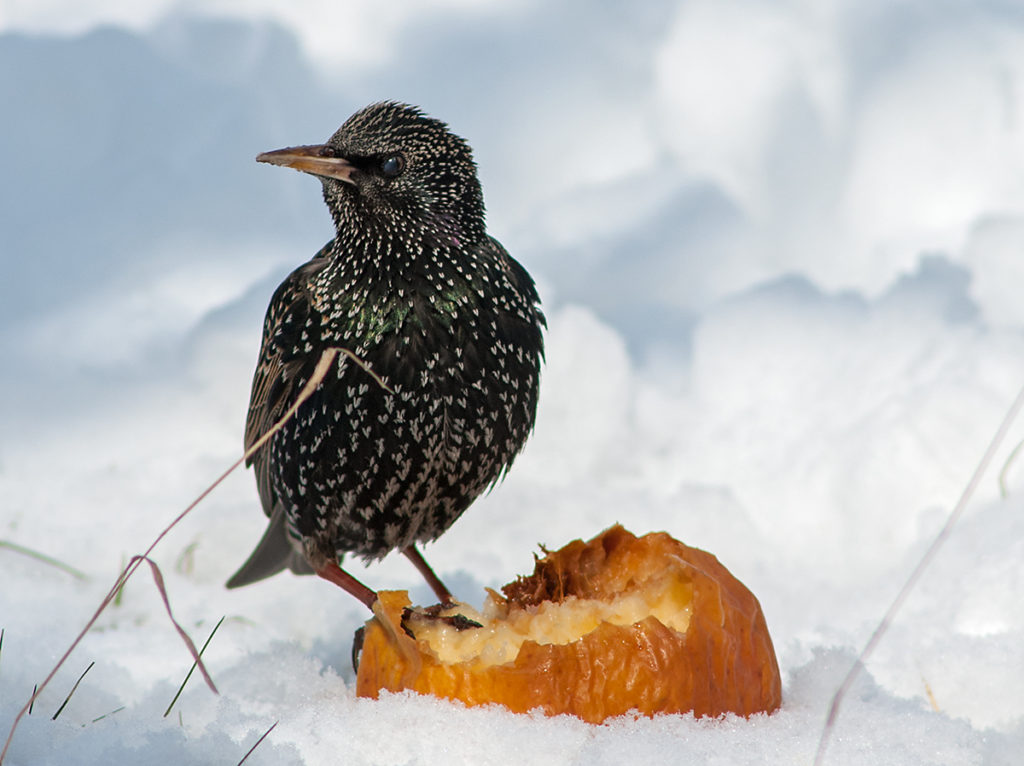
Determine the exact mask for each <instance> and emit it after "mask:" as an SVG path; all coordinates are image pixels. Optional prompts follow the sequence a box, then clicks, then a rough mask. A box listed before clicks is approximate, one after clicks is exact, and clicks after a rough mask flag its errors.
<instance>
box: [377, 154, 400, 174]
mask: <svg viewBox="0 0 1024 766" xmlns="http://www.w3.org/2000/svg"><path fill="white" fill-rule="evenodd" d="M403 170H405V157H403V156H402V155H401V154H392V155H390V156H388V157H385V158H384V161H383V162H381V163H380V172H381V173H383V174H384V175H385V176H387V177H388V178H394V177H395V176H397V175H401V173H402V171H403Z"/></svg>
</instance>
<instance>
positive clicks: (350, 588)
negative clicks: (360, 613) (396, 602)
mask: <svg viewBox="0 0 1024 766" xmlns="http://www.w3.org/2000/svg"><path fill="white" fill-rule="evenodd" d="M316 573H317V574H318V575H320V576H321V577H323V578H324V579H325V580H330V581H331V582H332V583H334V584H335V585H337V586H338V587H339V588H341V589H343V590H345V591H346V592H348V593H350V594H352V595H353V596H355V597H356V598H357V599H359V600H360V601H362V602H363V603H364V604H366V608H367V609H371V610H372V609H373V602H374V601H376V600H377V594H376V593H374V592H373V591H372V590H370V589H369V588H367V587H366V586H365V585H363V584H362V583H361V582H359V580H357V579H356V578H355V577H353V576H352V575H350V574H349V573H348V572H346V571H345V570H344V569H342V568H341V567H340V566H338V564H337V563H336V562H334V561H331V562H329V563H327V564H324V565H323V566H322V567H320V568H319V569H318V570H316Z"/></svg>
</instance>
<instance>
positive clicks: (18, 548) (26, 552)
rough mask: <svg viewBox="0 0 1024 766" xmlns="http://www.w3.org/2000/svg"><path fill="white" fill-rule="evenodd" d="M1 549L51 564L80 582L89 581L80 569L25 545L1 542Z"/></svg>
mask: <svg viewBox="0 0 1024 766" xmlns="http://www.w3.org/2000/svg"><path fill="white" fill-rule="evenodd" d="M0 548H7V549H8V550H12V551H14V552H15V553H20V554H21V555H22V556H28V557H29V558H32V559H35V560H36V561H42V562H43V563H44V564H49V565H50V566H52V567H56V568H57V569H59V570H61V571H62V572H67V573H68V574H69V575H71V576H72V577H74V578H76V579H78V580H88V579H89V575H87V574H86V573H85V572H83V571H81V570H79V569H75V568H74V567H73V566H71V565H70V564H65V563H64V562H63V561H58V560H57V559H55V558H53V557H52V556H47V555H46V554H45V553H40V552H39V551H35V550H32V549H31V548H26V547H25V546H24V545H18V544H17V543H12V542H11V541H10V540H0Z"/></svg>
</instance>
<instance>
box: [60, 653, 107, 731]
mask: <svg viewBox="0 0 1024 766" xmlns="http://www.w3.org/2000/svg"><path fill="white" fill-rule="evenodd" d="M95 664H96V661H95V660H93V661H92V662H90V663H89V667H87V668H86V669H85V670H83V671H82V675H80V676H79V677H78V680H77V681H75V685H74V686H72V687H71V691H69V692H68V696H67V697H65V698H64V701H63V702H62V703H61V705H60V707H59V708H57V712H56V713H54V714H53V719H52V720H54V721H56V720H57V716H59V715H60V714H61V713H63V712H64V708H66V707H67V706H68V703H69V702H71V695H72V694H74V693H75V690H76V689H78V685H79V684H80V683H82V679H83V678H85V674H86V673H88V672H89V671H90V670H92V666H93V665H95Z"/></svg>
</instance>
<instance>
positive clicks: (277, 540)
mask: <svg viewBox="0 0 1024 766" xmlns="http://www.w3.org/2000/svg"><path fill="white" fill-rule="evenodd" d="M285 569H290V570H292V571H293V572H294V573H295V574H313V567H311V566H310V565H309V562H308V561H306V557H305V556H303V555H302V553H301V551H299V550H298V549H297V548H296V547H295V546H294V545H292V541H291V537H290V536H289V534H288V528H287V525H286V524H285V518H284V509H283V508H282V507H281V504H280V503H277V504H275V505H274V512H273V513H272V514H270V523H268V524H267V530H266V531H265V532H264V533H263V537H262V538H261V539H260V541H259V543H258V544H257V545H256V549H255V550H254V551H253V552H252V554H251V555H250V556H249V559H248V560H247V561H246V562H245V563H244V564H242V567H241V569H239V570H238V571H237V572H235V573H234V574H233V575H232V576H231V579H230V580H228V582H227V586H228V587H229V588H240V587H241V586H243V585H249V584H250V583H254V582H257V581H259V580H263V579H265V578H267V577H270V576H271V575H276V574H277V573H278V572H281V571H283V570H285Z"/></svg>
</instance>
